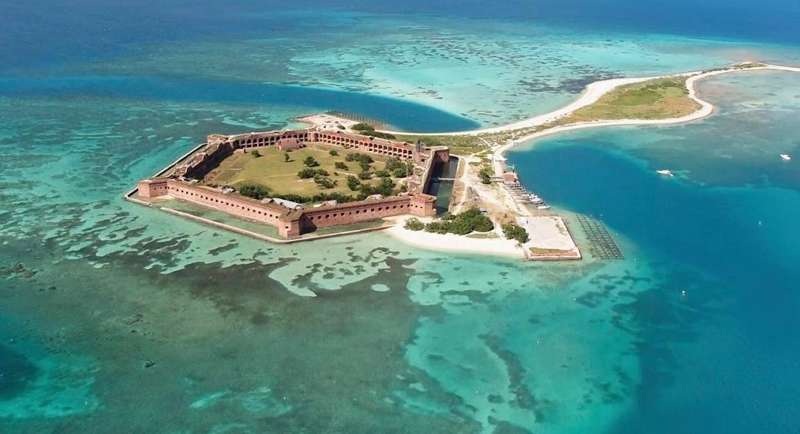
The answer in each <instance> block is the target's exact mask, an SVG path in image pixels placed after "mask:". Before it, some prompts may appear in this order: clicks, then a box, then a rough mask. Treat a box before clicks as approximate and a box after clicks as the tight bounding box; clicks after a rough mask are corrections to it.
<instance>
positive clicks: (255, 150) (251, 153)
mask: <svg viewBox="0 0 800 434" xmlns="http://www.w3.org/2000/svg"><path fill="white" fill-rule="evenodd" d="M250 155H252V156H253V158H258V157H260V156H261V152H258V149H253V150H252V151H250Z"/></svg>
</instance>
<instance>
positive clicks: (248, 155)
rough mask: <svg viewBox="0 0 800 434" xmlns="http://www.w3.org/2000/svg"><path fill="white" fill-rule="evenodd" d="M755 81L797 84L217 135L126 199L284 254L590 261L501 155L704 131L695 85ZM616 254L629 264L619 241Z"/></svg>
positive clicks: (604, 85)
mask: <svg viewBox="0 0 800 434" xmlns="http://www.w3.org/2000/svg"><path fill="white" fill-rule="evenodd" d="M757 69H772V70H783V71H794V72H800V68H793V67H784V66H776V65H767V64H761V63H749V62H748V63H741V64H737V65H733V66H730V67H726V68H718V69H712V70H707V71H700V72H692V73H685V74H676V75H671V76H662V77H649V78H623V79H613V80H605V81H600V82H596V83H592V84H590V85H589V86H588V87H587V89H586V90H585V91H584V93H583V94H582V96H581V97H580V98H579V99H578V100H576V101H575V102H573V103H572V104H570V105H568V106H566V107H564V108H562V109H560V110H556V111H554V112H552V113H547V114H544V115H540V116H536V117H533V118H529V119H524V120H521V121H518V122H514V123H512V124H508V125H504V126H500V127H491V128H484V129H479V130H474V131H464V132H452V133H435V134H420V133H407V132H400V131H387V130H381V129H378V128H376V126H375V125H373V124H372V123H369V122H363V121H356V120H351V119H348V118H346V117H344V116H340V115H335V114H317V115H311V116H306V117H303V118H300V119H298V120H299V121H300V122H303V123H305V124H307V125H309V127H308V128H306V129H298V130H285V131H267V132H251V133H245V134H237V135H229V136H228V135H216V134H214V135H209V136H208V137H207V140H206V142H205V143H202V144H200V145H198V146H196V147H195V148H194V149H192V150H191V151H190V152H188V153H187V154H185V155H183V156H182V157H180V158H179V159H178V160H176V161H175V162H174V163H172V164H171V165H169V166H168V167H166V168H165V169H163V170H161V171H160V172H159V173H157V174H156V175H155V176H153V177H151V178H148V179H145V180H142V181H140V182H139V183H138V185H137V186H136V188H134V189H133V190H131V191H130V192H128V193H127V194H126V196H125V197H126V198H127V199H128V200H131V201H133V202H136V203H140V204H143V205H147V206H153V207H157V208H159V209H162V210H164V211H166V212H169V213H172V214H176V215H180V216H183V217H186V218H190V219H193V220H196V221H200V222H202V223H205V224H210V225H214V226H216V227H220V228H223V229H226V230H231V231H235V232H238V233H241V234H245V235H249V236H252V237H255V238H259V239H264V240H267V241H271V242H276V243H290V242H297V241H309V240H314V239H319V238H327V237H331V236H339V235H347V234H354V233H361V232H366V231H375V230H386V232H387V233H389V234H390V235H392V236H395V237H397V238H399V239H402V240H404V241H406V242H408V243H411V244H414V245H418V246H420V247H425V248H431V249H437V250H451V251H459V252H474V253H482V254H494V255H506V256H514V257H523V258H527V259H531V260H574V259H581V258H582V255H581V251H580V249H579V248H578V245H577V244H576V242H575V240H574V238H573V236H572V234H571V232H570V225H569V224H568V223H567V221H566V219H565V217H564V215H561V214H560V213H559V212H556V211H554V210H552V209H551V207H550V206H549V205H547V204H546V203H545V200H544V199H543V198H541V197H539V196H537V195H536V194H535V193H533V192H528V191H527V190H526V189H525V188H524V187H523V186H522V184H521V183H520V181H519V178H518V174H517V173H516V172H515V171H514V170H513V169H512V168H509V167H508V166H507V165H506V163H505V162H506V160H505V158H504V156H503V154H504V153H505V151H507V150H508V149H509V148H511V147H513V146H516V145H517V144H519V143H522V142H523V141H526V140H531V139H533V138H536V137H540V136H543V135H547V134H554V133H558V132H560V131H567V130H573V129H580V128H594V127H602V126H612V125H651V124H671V123H679V122H687V121H692V120H696V119H701V118H703V117H705V116H708V115H710V114H711V113H712V112H713V106H712V105H711V104H710V103H708V102H706V101H703V100H702V99H700V98H698V97H697V96H696V91H695V88H694V84H695V82H696V81H697V80H700V79H703V78H705V77H709V76H713V75H717V74H724V73H730V72H736V71H743V70H757ZM577 220H578V223H580V225H581V227H582V228H583V229H584V231H585V232H586V231H602V230H603V229H602V228H601V227H599V226H598V225H597V224H596V223H593V222H591V221H586V220H585V219H582V218H581V219H577ZM593 225H594V226H593ZM608 249H609V250H610V251H612V256H613V255H616V254H618V255H620V257H621V252H619V250H618V248H617V247H616V245H614V244H613V241H612V242H611V245H610V246H608ZM615 249H616V250H615ZM614 251H616V253H614Z"/></svg>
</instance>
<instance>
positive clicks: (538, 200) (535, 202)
mask: <svg viewBox="0 0 800 434" xmlns="http://www.w3.org/2000/svg"><path fill="white" fill-rule="evenodd" d="M531 203H534V204H536V205H539V204H540V203H544V201H543V200H541V199H531Z"/></svg>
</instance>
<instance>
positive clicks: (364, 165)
mask: <svg viewBox="0 0 800 434" xmlns="http://www.w3.org/2000/svg"><path fill="white" fill-rule="evenodd" d="M358 166H359V167H361V171H363V172H368V171H369V169H370V167H371V166H370V164H369V163H367V162H366V161H359V162H358Z"/></svg>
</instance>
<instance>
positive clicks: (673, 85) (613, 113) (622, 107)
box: [558, 77, 700, 125]
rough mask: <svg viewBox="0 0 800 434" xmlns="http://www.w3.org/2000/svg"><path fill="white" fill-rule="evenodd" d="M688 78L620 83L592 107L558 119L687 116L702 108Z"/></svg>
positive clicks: (560, 123) (651, 118)
mask: <svg viewBox="0 0 800 434" xmlns="http://www.w3.org/2000/svg"><path fill="white" fill-rule="evenodd" d="M687 78H688V77H669V78H659V79H655V80H648V81H644V82H641V83H634V84H629V85H625V86H620V87H618V88H616V89H614V90H612V91H611V92H609V93H607V94H605V95H603V96H602V97H600V99H599V100H598V101H597V102H596V103H594V104H592V105H589V106H586V107H583V108H580V109H578V110H576V111H575V112H574V113H572V114H571V115H569V116H567V117H565V118H562V119H559V121H558V124H559V125H567V124H572V123H577V122H591V121H600V120H620V119H646V120H656V119H668V118H677V117H682V116H686V115H689V114H692V113H694V112H695V111H697V110H698V109H699V108H700V104H698V103H697V102H695V101H694V100H692V99H691V98H689V90H688V89H687V88H686V79H687Z"/></svg>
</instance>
